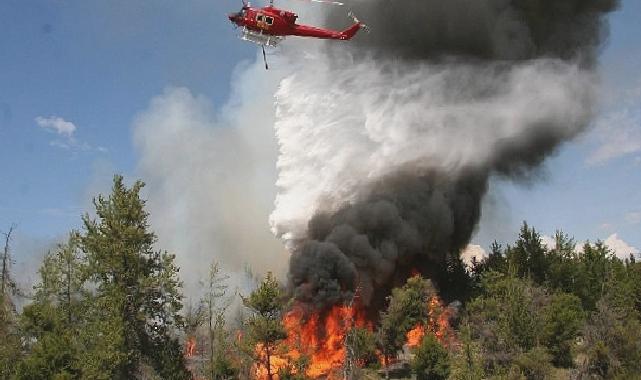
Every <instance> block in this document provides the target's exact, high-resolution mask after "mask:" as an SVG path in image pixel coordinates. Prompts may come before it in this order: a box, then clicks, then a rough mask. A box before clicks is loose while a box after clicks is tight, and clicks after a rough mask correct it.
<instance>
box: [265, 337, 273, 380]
mask: <svg viewBox="0 0 641 380" xmlns="http://www.w3.org/2000/svg"><path fill="white" fill-rule="evenodd" d="M265 353H266V354H267V380H272V363H271V356H270V353H269V344H266V345H265Z"/></svg>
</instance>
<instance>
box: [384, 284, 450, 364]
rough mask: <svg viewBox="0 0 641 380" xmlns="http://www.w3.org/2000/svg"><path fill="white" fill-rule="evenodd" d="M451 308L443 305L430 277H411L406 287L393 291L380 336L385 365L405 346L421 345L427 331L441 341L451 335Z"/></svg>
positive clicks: (444, 340)
mask: <svg viewBox="0 0 641 380" xmlns="http://www.w3.org/2000/svg"><path fill="white" fill-rule="evenodd" d="M448 319H449V311H448V309H446V308H444V307H443V306H442V305H441V301H440V299H439V298H438V295H437V293H436V290H435V289H434V286H433V285H432V282H431V281H430V280H426V279H423V278H422V277H420V276H419V275H416V276H414V277H411V278H410V279H409V280H407V283H406V284H405V285H404V286H403V287H402V288H396V289H394V290H393V291H392V295H391V296H390V298H389V306H388V308H387V310H386V311H385V312H383V313H381V322H380V327H379V337H380V338H379V339H380V343H381V348H382V354H383V357H384V360H385V364H386V365H387V364H389V362H390V360H391V359H393V358H394V357H395V355H396V353H397V352H398V351H399V350H401V349H402V348H403V346H404V345H406V344H407V345H408V346H409V347H417V346H419V345H420V343H421V341H422V340H423V338H424V336H425V335H426V333H430V334H433V335H435V336H436V338H438V340H439V341H440V342H441V343H444V342H446V341H447V339H448V338H449V336H450V335H451V332H450V328H449V320H448Z"/></svg>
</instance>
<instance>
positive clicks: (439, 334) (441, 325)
mask: <svg viewBox="0 0 641 380" xmlns="http://www.w3.org/2000/svg"><path fill="white" fill-rule="evenodd" d="M451 314H452V312H451V310H450V308H448V307H444V306H443V303H442V302H441V299H440V298H439V297H438V296H433V297H432V298H430V300H429V301H428V303H427V315H428V330H429V331H430V332H431V333H432V334H434V335H435V336H436V338H437V339H438V341H439V342H441V343H442V344H449V343H451V342H450V341H449V340H450V338H451V337H453V334H452V328H451V327H450V317H451ZM425 332H426V331H425V326H424V325H423V324H422V323H420V322H419V323H418V324H416V326H414V328H412V329H411V330H410V331H408V332H407V334H406V335H405V336H406V338H407V345H408V346H409V347H411V348H413V347H417V346H418V345H419V344H421V341H422V340H423V337H424V336H425Z"/></svg>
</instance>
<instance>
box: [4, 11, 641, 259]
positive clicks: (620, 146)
mask: <svg viewBox="0 0 641 380" xmlns="http://www.w3.org/2000/svg"><path fill="white" fill-rule="evenodd" d="M239 4H240V2H232V1H227V2H220V1H210V0H189V1H175V0H154V1H151V0H146V1H145V0H110V1H102V0H29V1H24V0H3V1H1V2H0V25H1V28H2V33H0V173H1V174H0V230H5V229H6V228H7V227H8V226H9V225H10V224H11V223H17V224H18V226H19V232H20V234H21V236H22V237H23V239H27V240H28V239H31V240H33V241H39V242H42V241H47V239H53V238H56V237H58V236H60V235H62V234H64V233H65V232H66V231H68V230H69V229H70V228H74V227H78V226H79V224H80V218H79V215H80V214H81V213H82V212H83V210H85V209H87V207H88V205H89V202H90V199H91V197H92V196H93V195H95V190H96V189H103V188H104V186H103V185H102V184H103V183H104V182H105V178H106V179H107V181H108V179H109V178H110V177H111V175H112V174H113V173H114V172H119V173H124V174H125V175H127V176H129V177H135V176H136V166H137V160H138V157H137V156H136V151H135V149H134V146H133V143H132V130H131V125H132V122H133V120H134V118H135V117H136V115H137V114H139V113H140V112H141V110H144V109H145V108H146V107H147V106H148V104H149V102H150V100H151V99H152V98H153V97H155V96H157V95H158V94H160V93H162V92H163V89H165V88H167V87H169V86H180V87H186V88H188V89H189V90H191V92H192V93H194V94H202V95H204V96H205V97H206V98H208V99H210V100H211V101H212V102H213V104H214V105H217V106H220V105H222V104H224V102H225V100H226V99H227V98H228V96H229V92H230V82H231V81H232V78H234V76H233V73H234V70H235V68H236V67H237V66H238V64H239V62H244V61H245V62H246V61H248V60H253V59H255V57H256V49H255V47H253V46H251V45H249V44H246V43H241V42H240V41H238V40H237V39H236V37H235V31H234V30H233V28H232V27H231V26H230V25H229V24H228V22H227V20H226V18H225V13H227V12H229V11H232V10H236V8H238V6H239ZM640 16H641V2H639V1H638V0H625V1H623V7H622V9H621V11H619V12H616V13H615V14H613V15H612V17H611V19H610V21H611V33H610V39H609V44H608V45H607V47H606V49H604V52H603V56H602V60H601V62H602V64H601V73H602V77H603V85H604V94H605V96H604V99H603V104H602V107H601V109H600V110H598V114H599V117H598V119H597V121H596V122H595V126H594V128H592V129H591V131H590V132H589V133H587V134H586V135H584V136H581V137H579V138H578V139H576V140H575V141H573V142H570V143H568V144H566V145H565V146H563V147H562V149H561V150H560V151H559V152H558V153H557V155H555V156H554V157H552V158H551V159H549V160H548V161H547V162H546V165H545V167H544V168H543V170H542V171H541V178H542V180H541V181H536V183H534V184H531V185H527V186H525V185H515V184H512V183H504V182H502V181H500V180H498V181H496V182H495V183H494V184H493V186H492V196H491V197H490V198H489V200H488V204H489V203H491V204H492V210H491V212H488V213H487V215H486V217H485V218H484V219H483V223H482V225H481V228H480V231H479V234H478V236H477V237H476V238H475V242H477V243H479V244H481V245H482V246H487V244H488V243H489V241H490V240H491V239H494V238H497V239H499V240H511V239H513V238H514V236H515V233H516V231H517V229H518V225H519V224H520V222H521V221H522V220H524V219H526V220H528V221H529V222H530V223H531V224H533V225H534V226H536V227H538V228H539V229H540V230H541V231H543V232H544V233H546V234H552V233H553V232H554V230H555V229H556V228H559V227H562V228H564V229H566V230H567V232H569V233H571V234H572V235H574V236H576V237H577V239H580V240H582V239H587V238H590V239H596V238H601V239H606V238H607V237H609V236H611V235H612V234H614V233H616V234H617V236H618V237H619V238H620V239H622V240H624V241H625V242H627V243H628V244H630V245H632V246H634V247H641V233H640V227H641V191H639V189H641V131H640V130H641V125H640V123H641V116H640V115H641V69H640V68H639V67H641V66H640V63H641V44H639V41H641V28H639V24H638V20H639V17H640ZM39 117H40V118H41V119H40V122H37V121H36V119H37V118H39ZM53 117H59V118H61V119H62V120H56V119H53ZM63 121H66V122H70V123H72V124H73V127H75V130H72V131H70V130H69V128H71V127H70V126H69V125H68V124H64V122H63ZM65 128H67V129H65ZM490 219H492V220H490ZM16 254H17V255H19V254H20V252H16Z"/></svg>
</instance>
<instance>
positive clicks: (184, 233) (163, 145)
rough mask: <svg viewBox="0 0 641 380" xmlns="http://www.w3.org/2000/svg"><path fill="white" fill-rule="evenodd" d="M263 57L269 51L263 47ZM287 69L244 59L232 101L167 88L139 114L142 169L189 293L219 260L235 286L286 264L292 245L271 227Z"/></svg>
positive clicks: (164, 244)
mask: <svg viewBox="0 0 641 380" xmlns="http://www.w3.org/2000/svg"><path fill="white" fill-rule="evenodd" d="M261 59H262V57H261ZM281 76H282V74H280V73H278V72H275V71H269V72H265V70H264V68H263V67H262V62H257V63H256V64H253V65H250V66H247V65H241V67H240V68H239V69H238V70H237V72H236V74H235V75H234V77H233V81H232V94H231V96H230V99H229V100H228V102H227V103H226V104H224V105H223V106H222V107H219V108H217V107H215V105H214V104H212V102H211V101H210V100H208V99H207V98H206V97H204V96H198V95H195V94H193V93H192V92H191V91H189V90H188V89H186V88H167V89H166V90H165V91H164V92H163V93H162V94H160V95H158V96H156V97H155V98H154V99H152V100H151V102H150V104H149V106H148V108H147V109H145V110H144V111H142V112H141V113H140V114H139V115H138V116H137V117H136V120H135V121H134V123H133V132H134V143H135V146H136V148H137V151H138V153H139V155H140V159H139V163H138V172H139V175H140V176H141V177H142V179H143V180H144V181H145V182H146V183H147V186H146V187H145V191H146V192H147V193H146V194H145V197H146V198H147V199H148V202H147V207H148V209H149V211H150V223H151V226H152V227H153V229H154V231H155V232H156V233H157V235H158V237H159V242H158V246H159V247H161V248H163V249H167V250H169V251H170V252H172V253H175V254H176V255H177V256H176V259H177V263H178V264H179V266H180V267H181V274H182V276H181V277H182V280H183V281H184V282H185V290H186V293H187V294H188V295H190V296H195V297H197V296H198V295H199V291H198V289H199V286H198V280H202V279H203V278H205V277H206V275H207V271H208V269H209V265H210V263H211V262H212V261H217V262H219V263H220V264H221V266H222V267H223V269H224V270H225V271H226V272H228V273H230V275H231V276H232V278H231V279H230V286H234V285H238V286H245V285H246V284H245V283H246V279H245V277H246V276H245V274H244V273H243V271H244V270H245V266H246V265H249V266H250V267H251V269H252V270H253V271H258V272H259V273H260V272H263V271H267V270H272V271H275V272H277V273H279V272H284V270H285V268H284V265H285V264H286V261H287V259H286V258H287V253H286V251H285V250H284V249H283V246H282V244H281V242H280V241H278V239H276V238H275V237H274V236H273V234H272V233H271V232H270V230H269V224H268V222H267V218H268V215H269V213H270V211H271V209H272V207H273V200H274V197H275V193H276V190H275V188H274V179H275V177H276V168H275V164H274V163H275V160H276V154H277V147H276V141H275V139H274V136H273V129H272V125H273V122H274V120H273V115H274V111H273V103H274V100H273V94H274V91H275V88H276V86H277V84H278V82H279V80H280V78H281Z"/></svg>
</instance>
